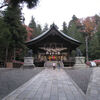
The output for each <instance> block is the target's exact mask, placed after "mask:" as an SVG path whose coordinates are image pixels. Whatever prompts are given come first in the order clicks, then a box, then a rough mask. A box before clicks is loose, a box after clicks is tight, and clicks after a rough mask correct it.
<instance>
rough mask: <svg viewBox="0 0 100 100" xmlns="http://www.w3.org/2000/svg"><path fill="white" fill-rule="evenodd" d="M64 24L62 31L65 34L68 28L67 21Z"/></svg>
mask: <svg viewBox="0 0 100 100" xmlns="http://www.w3.org/2000/svg"><path fill="white" fill-rule="evenodd" d="M62 26H63V30H62V32H64V33H65V34H67V31H68V28H67V24H66V22H63V25H62Z"/></svg>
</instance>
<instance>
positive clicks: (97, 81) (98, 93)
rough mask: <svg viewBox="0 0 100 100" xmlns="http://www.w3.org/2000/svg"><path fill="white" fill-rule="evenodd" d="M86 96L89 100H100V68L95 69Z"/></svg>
mask: <svg viewBox="0 0 100 100" xmlns="http://www.w3.org/2000/svg"><path fill="white" fill-rule="evenodd" d="M86 96H87V98H88V100H100V67H96V68H94V69H93V74H92V76H91V80H90V83H89V85H88V89H87V93H86Z"/></svg>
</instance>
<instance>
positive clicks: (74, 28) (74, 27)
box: [67, 15, 85, 56]
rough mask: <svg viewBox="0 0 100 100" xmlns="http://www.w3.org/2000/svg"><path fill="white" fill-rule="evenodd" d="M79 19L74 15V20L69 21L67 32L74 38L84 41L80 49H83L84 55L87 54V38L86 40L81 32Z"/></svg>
mask: <svg viewBox="0 0 100 100" xmlns="http://www.w3.org/2000/svg"><path fill="white" fill-rule="evenodd" d="M78 21H79V19H78V18H77V17H76V16H75V15H73V17H72V20H71V21H70V22H69V25H68V32H67V34H68V35H69V36H71V37H73V38H74V39H77V40H79V41H80V42H81V43H82V45H81V46H80V47H79V49H80V50H81V52H82V54H83V56H85V40H84V37H83V34H82V33H80V28H81V27H80V24H79V22H78Z"/></svg>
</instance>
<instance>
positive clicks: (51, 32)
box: [26, 24, 81, 47]
mask: <svg viewBox="0 0 100 100" xmlns="http://www.w3.org/2000/svg"><path fill="white" fill-rule="evenodd" d="M54 31H56V32H57V35H60V37H62V38H63V39H64V40H65V41H69V42H71V44H73V45H74V44H75V45H76V47H78V46H79V45H80V44H81V43H80V42H79V41H78V40H76V39H74V38H72V37H70V36H68V35H67V34H65V33H63V32H61V31H59V30H58V29H57V28H56V26H55V25H54V24H53V25H52V26H51V28H50V29H48V30H47V31H46V32H44V33H42V34H40V35H39V36H37V37H35V38H33V39H32V40H30V41H27V42H26V45H32V44H34V43H36V42H37V41H38V42H39V41H41V39H43V38H44V37H45V38H46V37H47V36H48V35H52V34H55V33H54ZM40 43H41V42H40Z"/></svg>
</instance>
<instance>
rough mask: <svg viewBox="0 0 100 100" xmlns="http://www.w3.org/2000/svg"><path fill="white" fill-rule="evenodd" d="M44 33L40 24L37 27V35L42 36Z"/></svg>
mask: <svg viewBox="0 0 100 100" xmlns="http://www.w3.org/2000/svg"><path fill="white" fill-rule="evenodd" d="M41 33H42V28H41V25H40V24H38V25H37V35H39V34H41Z"/></svg>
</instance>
